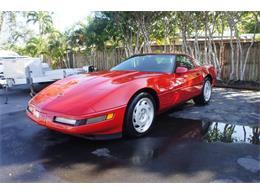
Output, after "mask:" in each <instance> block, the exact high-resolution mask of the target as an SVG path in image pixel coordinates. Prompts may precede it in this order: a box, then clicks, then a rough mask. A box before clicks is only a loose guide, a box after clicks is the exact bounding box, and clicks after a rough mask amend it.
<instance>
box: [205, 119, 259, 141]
mask: <svg viewBox="0 0 260 195" xmlns="http://www.w3.org/2000/svg"><path fill="white" fill-rule="evenodd" d="M259 135H260V128H259V127H249V126H242V125H233V124H225V123H220V122H213V123H211V125H210V126H209V129H208V133H207V134H206V135H205V136H204V139H205V140H206V141H207V142H216V141H220V142H225V143H251V144H260V141H259Z"/></svg>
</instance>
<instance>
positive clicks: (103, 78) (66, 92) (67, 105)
mask: <svg viewBox="0 0 260 195" xmlns="http://www.w3.org/2000/svg"><path fill="white" fill-rule="evenodd" d="M159 75H161V73H148V72H146V73H144V72H137V71H102V72H96V73H90V74H80V75H74V76H70V77H67V78H65V79H62V80H59V81H57V82H55V83H53V84H52V85H50V86H48V87H47V88H45V89H43V90H42V91H40V92H39V93H38V94H37V95H36V96H34V97H33V98H32V99H31V100H30V104H32V105H35V106H37V108H39V110H45V111H51V112H56V113H66V114H68V113H69V114H71V115H75V116H77V115H82V114H89V113H93V112H96V111H98V110H95V109H94V108H93V107H92V106H91V105H93V104H95V102H97V101H99V100H100V99H102V97H104V96H105V95H106V94H109V93H110V92H111V91H114V90H115V89H116V88H118V87H120V86H122V85H125V84H128V83H129V82H132V81H134V80H136V79H141V78H149V77H154V76H159ZM107 109H109V108H107Z"/></svg>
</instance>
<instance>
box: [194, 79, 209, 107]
mask: <svg viewBox="0 0 260 195" xmlns="http://www.w3.org/2000/svg"><path fill="white" fill-rule="evenodd" d="M206 82H209V83H210V85H211V80H210V79H209V78H206V79H205V80H204V84H203V87H202V90H201V93H200V95H199V96H197V97H195V98H193V101H194V102H195V104H197V105H206V104H208V103H209V102H210V99H211V95H210V98H209V99H207V100H206V99H205V96H204V88H205V84H206Z"/></svg>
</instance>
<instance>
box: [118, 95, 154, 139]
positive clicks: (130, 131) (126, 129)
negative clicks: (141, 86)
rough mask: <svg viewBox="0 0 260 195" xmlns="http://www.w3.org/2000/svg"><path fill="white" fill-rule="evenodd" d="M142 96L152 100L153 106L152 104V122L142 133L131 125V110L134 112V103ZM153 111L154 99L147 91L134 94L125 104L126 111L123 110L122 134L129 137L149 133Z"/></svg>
mask: <svg viewBox="0 0 260 195" xmlns="http://www.w3.org/2000/svg"><path fill="white" fill-rule="evenodd" d="M142 98H149V99H150V100H151V101H152V103H153V106H154V117H153V121H152V124H151V126H150V127H149V129H148V130H146V131H145V132H143V133H140V132H138V131H136V129H135V128H134V126H133V112H134V108H135V106H136V104H137V103H138V101H139V100H140V99H142ZM155 111H156V104H155V100H154V98H153V96H152V95H150V94H149V93H147V92H141V93H139V94H137V95H136V96H134V97H133V98H132V99H131V100H130V102H129V104H128V106H127V109H126V112H125V118H124V125H123V135H126V136H130V137H141V136H143V135H146V134H147V133H149V132H150V131H151V129H152V126H153V124H154V119H155Z"/></svg>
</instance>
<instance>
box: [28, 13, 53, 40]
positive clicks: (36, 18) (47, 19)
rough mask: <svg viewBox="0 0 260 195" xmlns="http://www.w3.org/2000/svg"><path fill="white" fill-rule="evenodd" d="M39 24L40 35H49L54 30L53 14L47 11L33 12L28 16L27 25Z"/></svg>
mask: <svg viewBox="0 0 260 195" xmlns="http://www.w3.org/2000/svg"><path fill="white" fill-rule="evenodd" d="M31 22H32V23H33V24H36V23H37V24H38V26H39V33H40V34H41V35H42V34H44V33H48V32H49V31H50V30H51V29H52V28H53V21H52V17H51V14H50V13H49V12H47V11H39V12H36V11H31V12H29V13H28V14H27V23H31Z"/></svg>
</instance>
